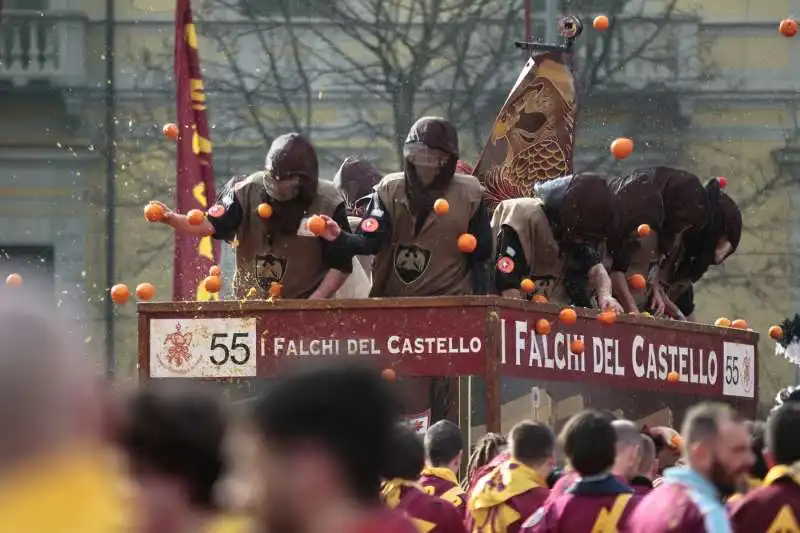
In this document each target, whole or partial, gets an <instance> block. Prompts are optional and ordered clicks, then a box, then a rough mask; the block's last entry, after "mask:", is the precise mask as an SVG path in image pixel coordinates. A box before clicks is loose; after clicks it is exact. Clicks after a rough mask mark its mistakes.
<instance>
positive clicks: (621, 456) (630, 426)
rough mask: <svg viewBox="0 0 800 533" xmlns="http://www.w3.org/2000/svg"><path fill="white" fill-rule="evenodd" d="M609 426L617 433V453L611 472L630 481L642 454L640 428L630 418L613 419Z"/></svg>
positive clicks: (634, 474) (637, 467)
mask: <svg viewBox="0 0 800 533" xmlns="http://www.w3.org/2000/svg"><path fill="white" fill-rule="evenodd" d="M611 426H612V427H613V428H614V432H615V433H616V434H617V455H616V459H615V460H614V468H613V472H614V474H615V475H617V476H620V477H623V478H625V479H626V480H628V481H630V480H631V479H633V478H634V477H635V476H636V474H637V472H638V469H639V460H640V458H641V455H642V433H641V429H640V428H639V426H638V425H637V424H636V423H635V422H631V421H630V420H614V421H613V422H612V423H611Z"/></svg>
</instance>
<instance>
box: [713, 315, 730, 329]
mask: <svg viewBox="0 0 800 533" xmlns="http://www.w3.org/2000/svg"><path fill="white" fill-rule="evenodd" d="M714 325H715V326H717V327H718V328H729V327H731V321H730V319H727V318H725V317H724V316H722V317H719V318H718V319H716V320H715V321H714Z"/></svg>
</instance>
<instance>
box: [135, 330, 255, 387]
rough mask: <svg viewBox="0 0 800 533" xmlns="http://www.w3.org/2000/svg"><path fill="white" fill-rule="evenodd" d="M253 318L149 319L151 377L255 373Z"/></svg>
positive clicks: (238, 375)
mask: <svg viewBox="0 0 800 533" xmlns="http://www.w3.org/2000/svg"><path fill="white" fill-rule="evenodd" d="M256 357H257V352H256V319H255V318H199V319H179V318H160V319H153V320H151V321H150V377H154V378H243V377H255V376H256Z"/></svg>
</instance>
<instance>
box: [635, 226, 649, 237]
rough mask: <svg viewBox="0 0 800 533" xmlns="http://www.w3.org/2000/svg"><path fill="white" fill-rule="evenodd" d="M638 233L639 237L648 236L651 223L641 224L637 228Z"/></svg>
mask: <svg viewBox="0 0 800 533" xmlns="http://www.w3.org/2000/svg"><path fill="white" fill-rule="evenodd" d="M636 235H638V236H639V237H647V236H648V235H650V225H649V224H639V227H638V228H636Z"/></svg>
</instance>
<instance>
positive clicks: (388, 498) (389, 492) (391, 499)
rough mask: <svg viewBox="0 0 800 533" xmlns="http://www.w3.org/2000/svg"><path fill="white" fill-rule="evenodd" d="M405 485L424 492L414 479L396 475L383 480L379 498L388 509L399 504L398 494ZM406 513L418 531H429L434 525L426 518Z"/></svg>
mask: <svg viewBox="0 0 800 533" xmlns="http://www.w3.org/2000/svg"><path fill="white" fill-rule="evenodd" d="M406 487H408V488H412V489H417V490H420V491H423V492H424V490H423V489H422V485H420V484H419V483H417V482H416V481H408V480H407V479H400V478H399V477H396V478H394V479H390V480H388V481H384V483H383V487H381V499H382V500H383V503H384V504H385V505H386V506H387V507H388V508H389V509H395V508H396V507H397V506H398V505H400V496H402V494H403V489H404V488H406ZM406 515H407V516H408V518H410V519H411V521H412V522H413V523H414V526H415V527H416V528H417V531H419V533H430V532H431V531H432V530H433V529H434V528H435V527H436V524H435V523H434V522H428V521H427V520H422V519H421V518H416V517H414V516H411V515H409V514H408V513H406Z"/></svg>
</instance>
